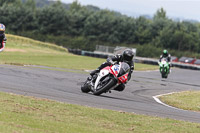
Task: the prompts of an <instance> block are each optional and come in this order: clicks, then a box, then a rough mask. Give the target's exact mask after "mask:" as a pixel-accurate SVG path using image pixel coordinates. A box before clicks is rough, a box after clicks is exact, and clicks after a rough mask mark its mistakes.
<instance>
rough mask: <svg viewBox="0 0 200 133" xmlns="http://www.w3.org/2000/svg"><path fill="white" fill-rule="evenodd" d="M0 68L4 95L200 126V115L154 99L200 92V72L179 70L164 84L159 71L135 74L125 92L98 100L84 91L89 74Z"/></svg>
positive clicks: (17, 67)
mask: <svg viewBox="0 0 200 133" xmlns="http://www.w3.org/2000/svg"><path fill="white" fill-rule="evenodd" d="M0 68H1V71H0V75H1V76H0V91H3V92H11V93H16V94H22V95H27V96H35V97H39V98H48V99H53V100H57V101H61V102H67V103H72V104H80V105H86V106H91V107H97V108H105V109H112V110H119V111H126V112H133V113H137V114H145V115H151V116H159V117H167V118H173V119H177V120H186V121H191V122H198V123H200V112H191V111H185V110H179V109H175V108H170V107H167V106H164V105H162V104H159V103H157V102H156V101H155V100H154V98H153V96H155V95H160V94H165V93H170V92H179V91H185V90H200V82H199V77H200V71H195V70H185V69H177V68H175V69H173V70H172V73H171V74H170V75H169V77H168V79H164V80H163V79H161V75H160V73H159V71H149V72H139V71H134V72H133V74H132V79H131V80H130V82H129V83H128V84H127V86H126V89H125V90H124V91H123V92H117V91H112V93H106V94H103V95H101V96H94V95H92V94H90V93H88V94H86V93H82V92H81V90H80V86H81V84H82V83H83V82H84V81H85V79H86V78H87V76H88V75H89V74H88V73H74V72H66V71H57V70H55V68H54V70H53V69H52V68H51V69H50V68H49V69H44V68H42V67H33V66H11V65H0Z"/></svg>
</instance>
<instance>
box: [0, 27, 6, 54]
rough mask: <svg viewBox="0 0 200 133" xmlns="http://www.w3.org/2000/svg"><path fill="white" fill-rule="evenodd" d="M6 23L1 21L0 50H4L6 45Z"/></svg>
mask: <svg viewBox="0 0 200 133" xmlns="http://www.w3.org/2000/svg"><path fill="white" fill-rule="evenodd" d="M5 29H6V28H5V25H3V24H1V23H0V52H1V51H3V50H4V48H5V45H6V40H7V39H6V36H5Z"/></svg>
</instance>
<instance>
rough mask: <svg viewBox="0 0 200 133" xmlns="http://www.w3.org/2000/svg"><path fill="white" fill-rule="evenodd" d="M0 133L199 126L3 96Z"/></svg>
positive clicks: (179, 130)
mask: <svg viewBox="0 0 200 133" xmlns="http://www.w3.org/2000/svg"><path fill="white" fill-rule="evenodd" d="M0 127H1V128H0V132H3V133H8V132H10V133H11V132H12V133H13V132H27V133H30V132H32V133H40V132H41V133H43V132H59V133H129V132H139V133H143V132H144V133H145V132H148V133H161V132H162V133H172V132H176V133H183V132H187V133H195V132H196V133H197V132H199V131H200V124H197V123H189V122H183V121H177V120H172V119H163V118H158V117H150V116H144V115H136V114H132V113H124V112H118V111H111V110H105V109H94V108H90V107H84V106H78V105H71V104H66V103H60V102H56V101H51V100H47V99H37V98H34V97H25V96H20V95H13V94H5V93H0Z"/></svg>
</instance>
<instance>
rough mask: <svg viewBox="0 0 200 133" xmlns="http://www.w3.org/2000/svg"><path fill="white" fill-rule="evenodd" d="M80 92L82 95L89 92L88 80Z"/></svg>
mask: <svg viewBox="0 0 200 133" xmlns="http://www.w3.org/2000/svg"><path fill="white" fill-rule="evenodd" d="M81 91H82V92H83V93H88V92H90V88H89V85H88V80H87V81H85V83H84V84H83V85H82V86H81Z"/></svg>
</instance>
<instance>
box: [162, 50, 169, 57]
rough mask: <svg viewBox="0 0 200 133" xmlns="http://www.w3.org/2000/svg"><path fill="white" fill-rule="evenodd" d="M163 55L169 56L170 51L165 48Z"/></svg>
mask: <svg viewBox="0 0 200 133" xmlns="http://www.w3.org/2000/svg"><path fill="white" fill-rule="evenodd" d="M163 56H164V57H167V56H168V51H167V50H166V49H165V50H163Z"/></svg>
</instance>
